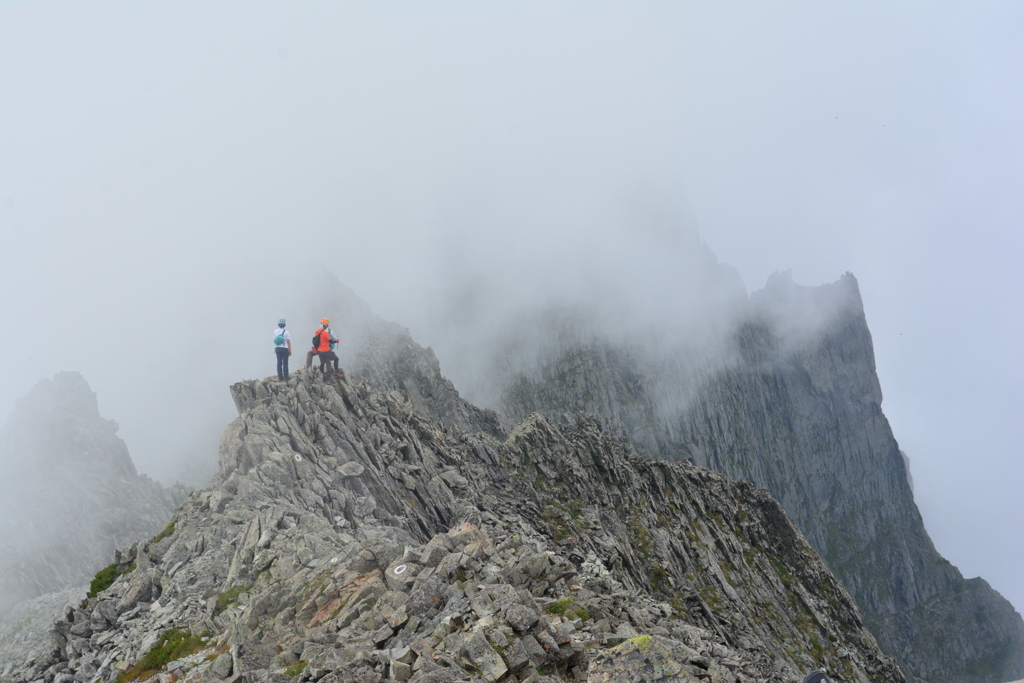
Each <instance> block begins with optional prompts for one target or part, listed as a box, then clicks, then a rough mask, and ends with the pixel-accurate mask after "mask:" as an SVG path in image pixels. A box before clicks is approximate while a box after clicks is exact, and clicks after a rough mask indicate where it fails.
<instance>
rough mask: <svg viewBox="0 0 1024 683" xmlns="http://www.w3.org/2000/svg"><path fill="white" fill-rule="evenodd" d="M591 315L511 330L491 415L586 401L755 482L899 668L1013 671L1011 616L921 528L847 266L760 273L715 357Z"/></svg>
mask: <svg viewBox="0 0 1024 683" xmlns="http://www.w3.org/2000/svg"><path fill="white" fill-rule="evenodd" d="M545 320H549V318H548V317H546V316H543V315H542V316H538V318H537V319H536V320H535V321H534V323H535V325H534V327H538V326H542V325H543V324H544V321H545ZM601 327H602V325H601V321H600V320H594V319H589V318H587V319H585V320H584V321H583V323H582V324H581V323H580V322H579V321H574V322H573V323H572V325H569V326H567V325H565V324H564V323H556V324H554V325H549V326H548V328H547V329H548V331H547V334H546V336H544V337H543V339H544V341H543V343H540V344H535V345H534V349H540V350H539V351H537V350H533V351H531V349H525V350H523V349H522V347H523V343H522V341H521V340H519V339H517V337H516V336H515V335H514V334H513V335H511V336H510V338H509V340H508V341H507V346H508V347H516V348H519V349H520V350H519V352H518V354H517V355H516V356H510V355H508V354H505V355H503V356H502V357H501V358H500V359H498V360H497V361H496V362H495V365H494V367H495V376H497V377H499V378H500V382H501V385H502V386H503V387H504V389H503V393H502V401H501V404H500V406H498V407H499V408H500V410H501V412H502V413H503V414H505V415H506V416H508V417H509V418H510V419H519V418H521V417H523V416H525V415H527V414H529V413H531V412H533V411H540V412H541V413H543V414H545V415H548V416H550V417H552V418H554V419H571V418H566V415H571V414H572V413H574V412H576V411H585V412H591V413H597V414H600V415H603V416H606V417H607V418H610V419H613V420H615V421H617V422H619V423H621V424H622V425H623V427H624V429H625V431H626V433H627V434H628V435H629V438H630V440H631V441H632V443H633V444H634V445H635V446H636V447H637V449H638V450H639V451H640V452H641V453H643V454H645V455H647V456H649V457H653V458H661V459H667V460H689V461H691V462H693V463H695V464H697V465H701V466H704V467H709V468H711V469H713V470H716V471H718V472H722V473H724V474H726V475H727V476H729V477H730V478H735V479H741V480H744V481H749V482H752V483H753V484H755V485H757V486H761V487H764V488H766V489H768V490H769V491H771V493H772V495H774V496H775V497H776V498H777V499H778V500H779V501H780V502H781V503H782V505H783V507H784V508H785V509H786V511H787V512H788V513H789V514H790V515H791V516H792V517H793V519H794V520H795V521H796V522H797V524H798V526H799V527H800V528H801V530H802V531H803V533H804V534H805V536H806V537H807V539H808V541H810V543H811V545H812V546H814V548H815V549H816V550H817V551H818V552H819V553H821V555H822V556H823V558H824V559H825V561H826V563H827V564H828V565H829V567H830V568H831V569H832V570H833V571H834V572H835V573H836V575H837V576H838V577H839V578H840V579H841V581H842V582H843V584H844V585H845V586H846V587H847V589H848V590H849V591H850V592H851V594H852V595H853V597H854V599H855V600H856V602H857V604H858V606H859V607H860V609H861V611H862V613H863V614H864V617H865V621H866V623H867V624H868V626H869V627H870V629H871V630H872V632H873V633H874V634H875V636H876V637H877V638H878V639H879V642H880V644H881V646H882V649H883V650H884V651H886V652H887V653H889V654H891V655H893V656H894V657H896V658H897V660H898V661H899V662H900V665H901V667H903V668H904V671H905V672H907V673H908V675H909V676H911V677H912V678H914V679H917V680H920V681H929V682H931V683H939V682H943V683H946V682H948V683H953V682H954V681H957V682H959V681H973V682H977V683H1000V682H1002V681H1006V680H1011V679H1015V678H1020V677H1021V676H1022V675H1024V622H1022V620H1021V617H1020V615H1019V614H1017V613H1016V612H1015V611H1014V610H1013V608H1012V606H1011V605H1010V604H1009V603H1008V602H1006V601H1005V600H1004V599H1003V598H1002V597H1001V596H1000V595H999V594H998V593H996V592H995V591H993V590H992V589H991V588H990V587H989V586H988V585H987V584H986V583H985V582H984V581H981V580H973V581H965V580H964V578H963V577H962V576H961V575H960V573H959V572H958V571H957V569H956V568H955V567H953V566H951V565H950V564H949V563H948V562H947V561H946V560H945V559H943V558H942V557H941V556H940V555H939V554H938V553H937V552H936V550H935V548H934V546H933V545H932V542H931V540H930V539H929V537H928V534H927V532H926V531H925V529H924V525H923V523H922V520H921V516H920V514H919V512H918V510H917V507H916V505H915V504H914V501H913V495H912V492H911V490H910V487H909V484H908V478H907V472H906V470H905V466H904V462H903V459H902V457H901V455H900V451H899V447H898V445H897V443H896V440H895V439H894V437H893V434H892V431H891V429H890V427H889V423H888V421H887V420H886V418H885V415H884V414H883V413H882V409H881V400H882V396H881V389H880V387H879V382H878V378H877V376H876V373H875V365H874V356H873V351H872V344H871V336H870V333H869V332H868V328H867V323H866V321H865V317H864V312H863V306H862V304H861V300H860V295H859V292H858V288H857V283H856V280H855V279H854V278H853V276H852V275H845V276H843V278H841V279H840V280H839V281H838V282H836V283H835V284H833V285H828V286H823V287H818V288H806V287H799V286H797V285H795V284H793V283H792V281H791V280H789V279H788V278H787V277H785V276H776V277H774V278H772V280H771V281H770V282H769V283H768V286H767V287H766V288H765V289H764V290H762V291H760V292H756V293H755V294H753V295H752V296H751V297H750V301H749V305H748V306H747V307H746V310H744V311H743V312H742V313H741V314H739V315H737V318H736V323H735V326H734V328H733V329H732V330H731V331H730V332H729V333H728V334H727V335H724V336H723V339H722V340H721V342H720V344H719V345H718V347H717V351H716V352H715V353H713V354H710V353H705V352H702V351H701V350H700V349H695V348H694V347H692V346H687V345H686V344H684V343H679V344H678V345H677V346H676V347H674V348H673V347H672V346H670V345H666V344H665V343H664V341H663V340H659V339H657V338H654V337H649V336H648V337H645V336H643V335H642V334H635V335H633V336H632V337H631V336H630V335H629V334H625V335H621V336H620V338H619V339H613V338H611V337H610V336H609V335H607V334H603V333H601V332H600V331H599V330H600V329H601ZM532 334H533V335H534V339H537V332H536V331H534V332H533V333H532ZM723 349H724V352H723ZM510 358H511V359H512V360H511V361H510ZM517 359H518V360H519V361H520V362H516V360H517ZM523 359H528V362H521V361H522V360H523Z"/></svg>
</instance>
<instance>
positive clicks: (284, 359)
mask: <svg viewBox="0 0 1024 683" xmlns="http://www.w3.org/2000/svg"><path fill="white" fill-rule="evenodd" d="M282 350H283V351H284V353H282V354H281V360H282V361H283V363H284V378H285V381H287V380H288V356H289V353H288V349H282Z"/></svg>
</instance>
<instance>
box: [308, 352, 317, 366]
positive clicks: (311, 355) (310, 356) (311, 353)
mask: <svg viewBox="0 0 1024 683" xmlns="http://www.w3.org/2000/svg"><path fill="white" fill-rule="evenodd" d="M315 355H316V351H314V350H313V349H310V350H309V351H307V352H306V367H307V368H311V367H313V356H315Z"/></svg>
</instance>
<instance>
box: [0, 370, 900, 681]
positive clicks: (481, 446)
mask: <svg viewBox="0 0 1024 683" xmlns="http://www.w3.org/2000/svg"><path fill="white" fill-rule="evenodd" d="M232 394H233V396H234V399H235V403H236V406H237V407H238V410H239V418H238V419H237V420H236V421H235V422H234V423H233V424H232V425H231V426H230V427H229V428H228V430H227V432H226V433H225V435H224V437H223V439H222V443H221V448H220V460H221V466H220V471H219V473H218V475H217V477H216V478H215V480H214V482H213V485H212V486H211V487H210V488H209V489H207V490H205V491H200V492H195V493H193V494H191V495H190V496H189V497H188V498H187V500H186V501H185V503H184V504H183V505H182V506H181V507H180V508H179V510H178V511H177V513H176V514H175V515H174V517H173V519H172V521H171V524H170V525H168V527H167V528H166V529H165V531H164V532H163V533H161V534H159V535H158V536H156V537H154V538H153V539H151V540H150V541H149V542H146V543H137V544H135V545H133V546H132V547H131V548H130V549H126V550H124V551H121V552H119V553H118V555H117V557H116V561H117V567H116V573H115V574H116V575H114V576H111V577H110V578H111V579H112V584H111V585H109V587H107V588H104V589H103V590H101V591H100V592H99V593H98V595H97V596H96V597H95V598H92V599H89V600H87V601H85V602H83V603H82V604H81V605H80V606H78V607H75V608H71V609H68V610H67V612H66V615H65V618H64V619H63V620H62V621H60V622H59V623H58V624H57V626H56V630H55V631H54V636H53V643H52V649H51V650H50V652H49V653H48V654H46V655H44V656H42V657H40V658H38V659H37V660H36V661H34V662H30V663H29V664H28V666H27V667H24V668H22V667H18V668H17V670H11V671H9V672H8V673H7V674H5V676H4V679H5V680H15V681H36V680H42V681H46V683H50V682H52V681H57V682H58V683H67V682H70V681H72V680H74V681H94V680H104V681H114V680H118V681H120V682H121V683H125V682H127V681H131V680H144V679H146V678H149V677H150V676H153V675H155V674H161V675H164V674H166V675H168V676H169V677H170V678H169V680H182V679H184V680H186V681H200V680H217V679H231V680H245V681H271V680H273V681H286V680H290V678H289V677H290V676H297V678H296V679H295V680H298V681H307V680H308V681H323V682H324V683H334V682H335V681H367V682H370V681H380V680H382V679H384V678H385V677H386V678H387V679H388V680H411V681H414V682H417V683H419V682H427V681H436V682H441V681H509V682H510V683H511V682H514V681H531V683H546V682H553V681H558V680H592V681H605V680H608V681H610V680H650V679H651V677H656V676H661V677H666V676H667V677H673V676H674V677H676V678H675V679H676V680H701V679H710V680H717V681H724V682H742V683H746V682H750V681H755V680H756V681H780V682H781V681H795V680H799V679H800V677H801V672H803V671H805V670H807V669H809V668H811V667H814V666H824V667H827V668H828V669H829V670H830V671H831V672H832V673H833V674H834V676H835V679H836V680H837V681H893V682H896V681H902V680H904V679H903V677H902V675H901V674H900V673H899V670H898V669H897V668H896V667H895V666H894V665H893V663H892V662H891V661H890V660H889V659H888V658H886V657H885V656H884V655H882V654H881V653H880V651H879V650H878V648H877V646H876V644H875V642H874V639H873V638H872V637H871V635H870V634H869V633H868V632H867V631H866V630H865V629H864V628H863V626H862V625H861V622H860V618H859V616H858V614H857V611H856V608H855V607H854V605H853V602H852V600H851V599H850V597H849V595H848V594H847V593H846V591H845V590H844V589H843V587H842V586H841V585H840V584H839V583H838V582H837V581H836V580H835V579H834V578H833V577H832V575H831V574H830V573H829V572H828V570H827V569H826V568H825V566H824V565H823V564H822V563H821V561H820V560H819V559H818V558H817V556H816V555H815V553H814V552H813V551H812V550H811V548H810V547H809V546H808V545H807V543H806V541H805V540H804V539H803V537H802V535H801V534H800V532H799V531H798V530H797V529H796V527H795V526H794V525H793V524H792V522H791V521H790V520H789V518H788V517H787V516H786V514H785V513H784V512H783V510H782V508H781V507H780V506H779V504H778V503H777V502H775V501H774V500H773V499H772V498H771V497H770V496H769V495H768V494H767V493H766V492H764V491H762V490H758V489H755V488H753V487H752V486H750V485H749V484H745V483H736V482H730V481H729V480H727V479H725V478H724V477H722V476H721V475H717V474H714V473H712V472H710V471H708V470H704V469H700V468H697V467H694V466H692V465H690V464H689V463H666V462H657V461H652V460H644V459H639V458H637V457H636V456H635V454H634V452H633V451H632V449H631V448H630V447H629V446H628V444H625V443H623V442H621V441H619V440H617V439H616V438H614V436H613V435H612V434H609V433H608V432H607V431H605V430H603V429H602V428H601V427H600V425H599V424H597V422H596V421H594V420H587V419H585V418H583V417H578V418H577V419H575V420H574V421H573V422H572V423H569V424H562V425H556V424H553V423H551V422H549V421H547V420H545V419H544V418H542V417H540V416H536V415H535V416H532V417H530V418H528V419H527V420H525V421H523V422H521V423H519V424H517V425H515V426H514V427H512V428H511V430H510V431H509V433H508V436H507V438H504V439H499V438H496V437H494V436H492V435H490V434H488V433H486V432H477V433H475V434H474V433H466V432H463V431H461V430H459V429H458V428H455V427H448V426H444V425H443V424H439V423H437V422H434V421H431V420H428V419H426V418H425V417H423V416H422V415H421V414H419V413H418V412H417V411H416V410H415V409H414V406H413V405H412V403H411V402H410V401H409V398H408V397H407V396H406V395H404V394H401V393H398V392H379V391H377V390H376V389H374V388H373V387H372V385H371V384H370V383H369V382H362V383H360V384H358V385H355V384H353V383H351V382H350V381H349V380H348V379H346V378H345V377H329V378H326V379H325V378H323V377H321V375H320V374H319V373H316V372H306V371H305V370H300V371H299V372H297V373H295V375H294V376H293V377H292V379H291V380H290V381H289V382H287V383H283V382H276V381H267V382H260V381H247V382H242V383H239V384H237V385H235V386H233V387H232ZM644 672H647V673H644ZM161 680H163V678H161Z"/></svg>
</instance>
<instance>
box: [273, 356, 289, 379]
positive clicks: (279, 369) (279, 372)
mask: <svg viewBox="0 0 1024 683" xmlns="http://www.w3.org/2000/svg"><path fill="white" fill-rule="evenodd" d="M287 353H288V350H287V349H285V354H287ZM274 354H275V355H276V356H277V378H278V379H284V370H282V367H281V363H282V362H283V359H284V358H286V357H287V355H282V353H281V349H279V348H277V349H274Z"/></svg>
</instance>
